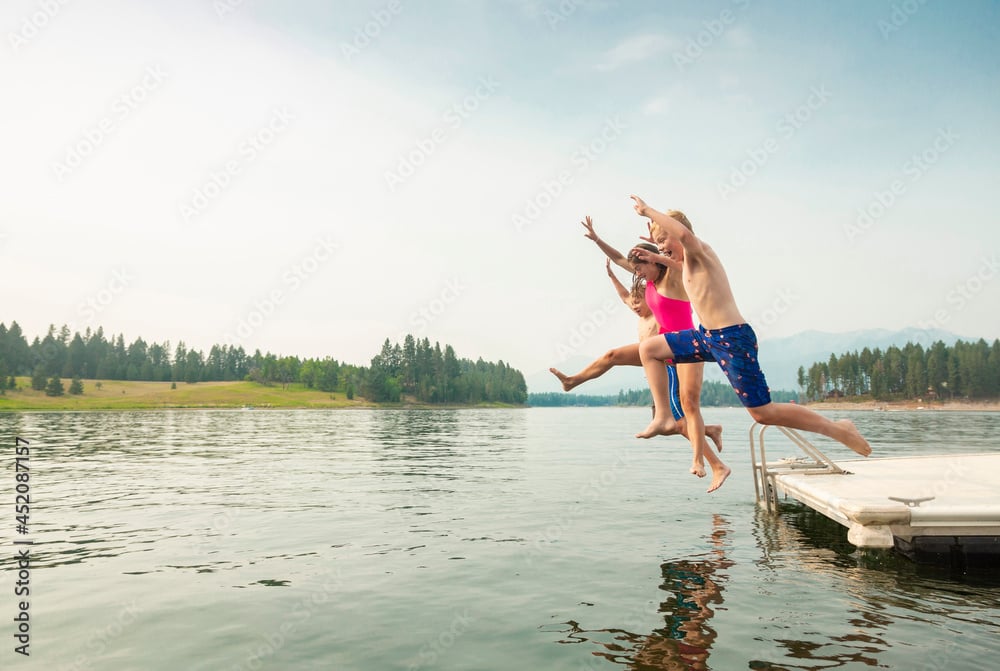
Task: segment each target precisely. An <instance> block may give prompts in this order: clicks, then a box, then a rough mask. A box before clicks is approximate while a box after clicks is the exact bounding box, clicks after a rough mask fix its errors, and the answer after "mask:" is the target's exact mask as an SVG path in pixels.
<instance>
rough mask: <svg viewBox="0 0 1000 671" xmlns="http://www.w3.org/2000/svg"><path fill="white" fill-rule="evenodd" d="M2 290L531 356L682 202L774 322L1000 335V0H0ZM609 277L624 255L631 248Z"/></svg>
mask: <svg viewBox="0 0 1000 671" xmlns="http://www.w3.org/2000/svg"><path fill="white" fill-rule="evenodd" d="M0 36H2V37H3V41H2V43H0V91H2V96H3V104H2V105H0V147H2V151H3V158H2V160H0V265H2V268H3V277H4V280H3V282H2V285H0V308H2V309H0V321H2V322H4V323H6V324H7V325H8V326H9V325H10V323H11V322H12V321H17V322H18V323H19V324H20V325H21V327H22V330H23V331H24V332H25V334H26V335H27V336H28V338H29V340H30V339H31V338H33V337H34V336H44V334H45V332H46V331H47V329H48V327H49V325H50V324H55V325H56V327H57V328H58V327H59V326H61V325H63V324H66V325H68V326H69V327H70V329H71V331H73V332H77V331H79V332H81V333H83V332H84V331H85V330H86V329H87V328H90V329H96V328H97V327H98V326H101V327H103V328H104V332H105V334H108V335H111V334H122V335H123V336H124V338H125V341H126V342H127V343H128V342H131V341H133V340H134V339H135V338H137V337H142V338H143V339H145V340H146V342H147V343H148V342H160V343H162V342H165V341H169V342H170V343H171V344H172V346H176V344H177V343H178V342H180V341H183V342H184V343H185V344H186V345H187V346H188V347H189V348H192V347H193V348H195V349H201V350H203V351H205V352H207V351H208V349H209V348H210V347H211V346H212V345H214V344H230V345H238V346H243V347H244V348H245V349H246V350H247V351H248V352H252V351H253V350H255V349H258V348H259V349H260V350H261V351H265V352H266V351H271V352H274V353H276V354H283V355H297V356H301V357H324V356H331V357H333V358H335V359H338V360H341V361H344V362H348V363H355V364H362V365H367V364H368V362H369V361H370V359H371V357H372V356H374V355H375V354H377V353H378V351H379V349H380V348H381V344H382V342H383V341H384V340H385V339H386V338H389V339H390V340H391V341H394V342H401V341H402V339H403V337H404V336H405V335H406V334H407V333H409V334H413V335H414V336H416V337H418V338H425V337H426V338H428V339H429V340H430V341H431V342H432V343H433V342H440V343H441V345H442V347H443V346H444V345H445V344H450V345H452V346H453V347H454V348H455V350H456V353H457V354H458V356H459V357H464V358H470V359H473V360H474V359H477V358H480V357H481V358H483V359H485V360H488V361H497V360H503V361H505V362H507V363H509V364H510V365H513V366H515V367H517V368H519V369H521V370H522V371H523V372H524V373H525V374H530V373H533V372H536V371H538V370H543V369H545V368H548V367H549V366H551V365H556V366H558V365H559V363H560V362H561V361H564V360H566V359H567V358H569V357H572V356H581V355H583V356H596V355H597V354H600V353H601V352H603V351H605V350H606V349H608V348H611V347H615V346H620V345H623V344H627V343H629V342H632V341H633V340H634V338H635V334H636V323H635V316H634V315H633V314H632V313H631V312H629V311H628V309H627V308H626V307H625V306H624V305H623V304H621V303H620V302H619V301H618V299H617V296H616V294H615V293H614V291H613V289H612V287H611V285H610V282H609V280H608V278H607V276H606V274H605V271H604V259H603V256H602V254H601V253H600V251H599V250H598V249H597V248H596V246H595V245H594V244H593V243H592V242H590V241H589V240H587V239H586V238H584V237H583V235H582V234H583V228H582V227H581V225H580V223H579V222H580V221H581V220H582V219H583V218H584V216H586V215H590V216H592V217H593V219H594V222H595V227H596V229H597V232H598V233H599V234H600V235H601V236H602V237H604V238H605V239H606V240H607V241H608V242H609V243H611V244H612V245H614V246H616V247H618V248H619V249H621V250H622V251H626V250H627V249H628V248H629V247H631V246H632V245H633V244H635V243H636V242H639V236H640V235H642V234H644V233H645V225H644V223H643V222H644V220H643V219H641V218H639V217H638V216H637V215H636V214H635V212H634V211H633V209H632V202H631V200H630V199H629V195H630V194H633V193H634V194H638V195H640V196H642V197H643V198H644V199H645V200H646V201H647V202H648V203H649V204H650V205H651V206H653V207H655V208H657V209H660V210H665V209H670V208H676V209H681V210H683V211H684V212H685V213H686V214H687V215H688V217H689V219H690V220H691V221H692V223H693V225H694V227H695V231H696V233H697V234H698V235H700V236H701V237H702V238H703V239H705V240H706V241H707V242H708V243H709V244H711V245H712V246H713V247H714V248H715V250H716V251H717V252H718V254H719V256H720V257H721V259H722V261H723V263H724V264H725V266H726V268H727V271H728V273H729V277H730V281H731V283H732V285H733V288H734V291H735V294H736V298H737V302H738V304H739V305H740V308H741V310H742V312H743V313H744V315H745V316H746V317H747V318H748V320H749V321H750V323H751V324H753V325H754V327H755V329H756V330H757V332H758V334H759V336H760V337H761V338H762V339H764V338H768V337H784V336H791V335H794V334H796V333H800V332H803V331H806V330H813V329H815V330H821V331H832V332H843V331H852V330H856V329H868V328H887V329H899V328H905V327H923V328H931V327H933V328H942V329H945V330H948V331H951V332H953V333H957V334H959V335H961V336H965V337H970V338H979V337H984V338H987V339H988V340H992V339H993V338H996V337H998V336H1000V309H998V307H1000V279H998V275H1000V225H998V224H1000V222H998V217H997V214H996V206H995V198H994V197H995V195H996V192H997V187H998V186H1000V180H998V176H1000V169H998V164H997V160H996V157H997V156H1000V113H998V110H1000V104H998V103H1000V47H998V46H997V45H998V44H1000V3H998V2H984V1H975V0H969V1H967V2H961V3H947V2H944V1H943V0H926V1H922V0H893V1H892V2H881V1H877V2H871V1H868V0H851V1H845V2H836V3H819V2H790V1H788V2H762V1H758V0H732V1H728V2H726V1H724V2H698V3H693V2H690V3H680V2H671V3H664V2H642V1H636V2H615V1H612V0H551V1H548V2H546V1H543V0H493V1H490V2H487V1H486V0H467V1H448V0H441V1H438V2H422V3H416V2H407V1H406V0H389V1H387V2H383V1H373V2H360V1H358V2H348V1H344V2H329V1H328V2H319V1H318V0H299V1H295V0H285V1H280V0H176V1H173V2H165V1H159V2H154V1H152V0H147V1H145V2H143V1H136V0H133V1H131V2H124V1H118V0H106V1H104V2H100V3H82V2H81V3H77V2H68V1H67V0H8V1H7V2H4V3H3V4H2V5H0ZM619 278H620V279H621V281H622V282H624V283H626V284H627V283H628V281H629V278H628V277H627V276H625V274H624V273H619Z"/></svg>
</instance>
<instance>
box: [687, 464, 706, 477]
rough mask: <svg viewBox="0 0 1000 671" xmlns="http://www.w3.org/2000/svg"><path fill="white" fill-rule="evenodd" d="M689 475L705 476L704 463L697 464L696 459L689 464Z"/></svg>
mask: <svg viewBox="0 0 1000 671" xmlns="http://www.w3.org/2000/svg"><path fill="white" fill-rule="evenodd" d="M689 473H691V475H697V476H698V477H699V478H703V477H705V464H699V463H698V462H697V461H696V462H694V463H693V464H691V470H690V471H689Z"/></svg>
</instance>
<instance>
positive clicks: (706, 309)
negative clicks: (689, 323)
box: [631, 195, 872, 492]
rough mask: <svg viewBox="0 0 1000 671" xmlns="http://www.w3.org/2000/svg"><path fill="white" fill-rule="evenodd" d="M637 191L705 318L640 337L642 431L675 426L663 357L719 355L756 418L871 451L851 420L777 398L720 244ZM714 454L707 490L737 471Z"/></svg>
mask: <svg viewBox="0 0 1000 671" xmlns="http://www.w3.org/2000/svg"><path fill="white" fill-rule="evenodd" d="M631 198H632V200H634V201H635V211H636V212H637V213H638V214H639V215H640V216H642V217H646V218H649V219H652V221H653V223H654V224H655V225H656V227H655V228H654V229H653V230H652V231H651V233H652V236H653V239H654V241H655V243H656V246H657V247H658V248H659V250H660V252H662V255H663V256H664V257H666V258H667V259H670V260H672V261H674V262H676V263H680V264H681V266H682V268H683V280H684V287H685V289H686V290H687V293H688V296H689V297H690V299H691V305H692V306H693V307H694V309H695V311H696V312H697V313H698V317H699V318H700V320H701V326H700V327H698V328H692V329H690V330H687V331H680V332H674V333H665V334H664V337H662V338H647V339H646V340H644V341H643V342H642V343H640V344H639V357H640V358H641V359H642V365H643V368H644V369H645V371H646V378H647V379H648V380H649V388H650V391H651V392H652V394H653V402H654V404H655V407H656V413H655V415H654V417H653V421H652V422H650V424H649V426H647V427H646V429H645V430H643V431H642V432H640V433H638V434H636V436H637V437H639V438H650V437H652V436H655V435H659V434H661V433H662V431H663V429H664V428H665V427H669V425H670V419H671V418H670V416H669V414H668V413H667V411H666V409H665V408H666V407H667V398H666V396H665V394H664V389H665V388H666V387H665V382H666V371H665V369H664V367H663V364H664V362H666V361H668V360H673V361H674V362H676V363H677V364H680V365H678V369H679V371H678V372H681V371H683V370H684V369H686V368H689V366H688V365H687V364H691V363H698V362H703V361H716V362H718V364H719V366H720V367H721V368H722V370H723V372H725V374H726V377H727V378H729V382H730V384H731V385H732V386H733V389H735V390H736V393H737V395H738V396H739V399H740V401H741V402H742V403H743V406H744V407H745V408H746V409H747V411H748V412H749V413H750V416H751V417H753V418H754V420H756V421H757V422H760V423H761V424H776V425H780V426H787V427H789V428H793V429H801V430H803V431H812V432H814V433H819V434H822V435H824V436H828V437H830V438H833V439H834V440H836V441H839V442H840V443H843V444H844V445H846V446H847V447H849V448H850V449H851V450H853V451H854V452H857V453H858V454H860V455H862V456H865V457H867V456H868V455H869V454H871V451H872V448H871V445H869V444H868V441H867V440H865V439H864V437H862V435H861V433H860V432H859V431H858V429H857V427H856V426H855V425H854V422H852V421H851V420H849V419H841V420H838V421H833V420H830V419H828V418H826V417H824V416H822V415H820V414H819V413H816V412H813V411H812V410H810V409H809V408H806V407H803V406H801V405H797V404H794V403H772V402H771V394H770V390H769V389H768V387H767V382H766V380H765V379H764V373H763V372H762V371H761V369H760V364H759V363H758V361H757V336H756V334H755V333H754V331H753V329H752V328H750V325H749V324H747V323H746V320H745V319H744V318H743V315H742V314H740V311H739V308H737V307H736V300H735V298H733V292H732V289H731V288H730V285H729V278H728V277H727V275H726V271H725V269H724V268H723V266H722V262H721V261H720V260H719V257H718V256H717V255H716V253H715V251H714V250H713V249H712V248H711V247H709V246H708V245H707V244H705V243H704V242H703V241H702V240H701V239H700V238H698V237H697V236H696V235H695V234H694V232H693V231H692V230H691V225H690V223H689V222H687V218H686V217H684V215H683V214H682V213H680V212H676V211H672V212H671V214H664V213H662V212H658V211H657V210H654V209H653V208H651V207H650V206H648V205H647V204H646V203H645V202H643V200H642V199H641V198H639V197H638V196H634V195H633V196H632V197H631ZM679 219H680V220H679ZM633 251H635V253H636V256H638V257H639V258H641V259H646V260H650V261H654V262H655V261H656V260H657V258H658V257H659V255H656V254H653V253H652V252H649V251H646V250H633ZM691 377H692V376H690V375H683V374H682V375H679V378H680V395H681V403H682V405H683V407H684V412H685V416H686V417H687V420H688V427H687V428H688V438H689V439H690V440H691V447H692V449H693V451H694V463H693V465H692V471H697V470H698V469H699V468H700V469H701V473H702V474H704V465H703V460H702V455H703V454H708V455H711V450H709V451H708V452H707V453H705V452H704V448H703V441H701V440H699V437H700V436H701V435H702V433H703V428H702V427H703V422H704V420H703V419H702V417H701V408H700V404H699V399H698V396H696V395H695V394H694V393H693V385H692V381H691V379H690V378H691ZM699 377H700V376H699ZM714 461H715V460H713V459H712V458H711V457H709V465H710V466H711V467H712V484H711V486H710V487H709V488H708V491H709V492H713V491H715V490H716V489H718V488H719V487H721V486H722V483H724V482H725V481H726V478H728V477H729V474H730V472H731V471H730V469H729V468H728V467H726V466H725V465H724V464H722V465H720V466H716V464H715V463H714Z"/></svg>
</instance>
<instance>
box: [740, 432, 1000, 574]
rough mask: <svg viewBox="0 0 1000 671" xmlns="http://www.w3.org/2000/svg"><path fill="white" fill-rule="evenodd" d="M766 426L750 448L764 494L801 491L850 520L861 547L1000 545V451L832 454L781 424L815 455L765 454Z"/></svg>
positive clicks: (833, 515) (830, 513)
mask: <svg viewBox="0 0 1000 671" xmlns="http://www.w3.org/2000/svg"><path fill="white" fill-rule="evenodd" d="M765 428H766V427H760V426H759V425H754V427H753V428H751V430H750V431H751V433H750V449H751V455H752V458H753V460H754V462H753V463H754V477H755V482H754V484H755V486H756V488H757V498H758V502H760V503H761V504H762V505H765V506H766V507H767V508H768V509H769V510H770V509H773V507H774V504H776V502H777V497H778V496H779V495H785V496H789V497H791V498H794V499H796V500H798V501H800V502H802V503H803V504H805V505H807V506H809V507H810V508H813V509H814V510H816V511H818V512H820V513H822V514H823V515H825V516H827V517H829V518H830V519H832V520H835V521H836V522H839V523H840V524H842V525H844V526H845V527H847V529H848V532H847V539H848V541H850V542H851V543H852V544H853V545H855V546H857V547H862V548H891V547H896V548H898V549H900V550H901V551H903V552H904V553H906V554H911V555H912V553H913V551H914V550H915V549H919V548H921V547H922V548H926V549H928V552H929V553H930V554H949V553H952V552H953V551H954V549H953V548H955V547H957V546H960V547H963V552H984V553H989V554H994V555H996V554H998V553H1000V453H993V454H953V455H942V456H921V457H894V458H877V459H851V460H845V461H838V462H833V461H831V460H830V459H828V458H827V457H826V456H825V455H823V454H822V453H820V452H819V450H817V449H816V448H815V447H814V446H812V445H811V444H809V443H808V442H807V441H805V439H804V438H802V436H801V435H800V434H798V433H797V432H795V431H793V430H791V429H785V428H783V427H775V428H776V429H778V430H779V431H781V432H782V433H784V434H785V435H786V436H788V438H789V439H790V440H791V441H792V442H793V443H795V444H796V445H798V446H799V447H800V448H801V449H802V450H803V451H804V452H805V453H806V454H808V455H809V457H811V458H812V460H811V461H809V460H805V461H804V460H802V459H784V460H780V461H775V462H766V461H765V457H764V443H763V438H764V435H763V434H764V429H765ZM755 430H757V435H758V438H759V444H760V449H761V458H760V459H759V460H758V459H757V455H756V451H755V446H754V431H755Z"/></svg>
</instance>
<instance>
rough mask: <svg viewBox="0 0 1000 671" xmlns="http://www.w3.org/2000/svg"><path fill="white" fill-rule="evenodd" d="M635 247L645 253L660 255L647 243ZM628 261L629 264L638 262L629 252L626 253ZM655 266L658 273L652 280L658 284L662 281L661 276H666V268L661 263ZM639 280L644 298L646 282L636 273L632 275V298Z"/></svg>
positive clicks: (657, 250) (654, 246)
mask: <svg viewBox="0 0 1000 671" xmlns="http://www.w3.org/2000/svg"><path fill="white" fill-rule="evenodd" d="M636 247H638V248H639V249H645V250H646V251H647V252H652V253H653V254H659V253H660V250H659V249H657V248H656V245H652V244H650V243H648V242H640V243H639V244H637V245H636ZM628 261H629V263H635V262H636V261H638V259H637V258H636V257H635V255H634V254H633V253H632V252H631V251H630V252H629V253H628ZM656 266H657V267H658V268H659V269H660V272H659V273H658V274H657V275H656V279H655V280H654V282H659V281H660V280H662V279H663V276H664V275H666V274H667V267H666V266H665V265H663V264H662V263H657V264H656ZM640 280H641V281H642V292H643V296H645V292H646V282H645V280H643V278H641V277H639V275H638V274H636V273H633V275H632V295H633V296H635V295H637V294H636V293H635V292H636V291H637V290H638V289H637V288H636V287H637V285H638V282H639V281H640Z"/></svg>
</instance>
